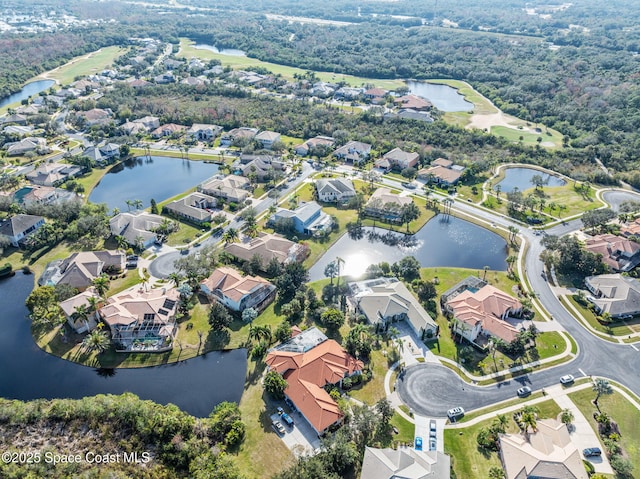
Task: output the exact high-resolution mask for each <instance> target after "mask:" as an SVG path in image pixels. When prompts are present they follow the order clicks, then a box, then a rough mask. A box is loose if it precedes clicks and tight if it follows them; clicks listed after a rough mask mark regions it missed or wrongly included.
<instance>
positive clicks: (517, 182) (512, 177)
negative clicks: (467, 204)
mask: <svg viewBox="0 0 640 479" xmlns="http://www.w3.org/2000/svg"><path fill="white" fill-rule="evenodd" d="M535 175H540V176H542V179H543V181H545V182H547V184H546V185H545V186H564V185H565V184H566V181H564V180H563V179H562V178H560V177H558V176H555V175H550V174H549V173H545V172H544V171H540V170H536V169H534V168H522V167H516V168H507V169H506V170H505V172H504V179H503V180H502V181H500V182H499V183H497V184H496V185H495V186H494V187H493V189H494V190H495V189H496V186H498V185H500V191H501V192H502V193H510V192H512V191H513V190H514V189H515V188H518V189H519V190H520V191H524V190H528V189H529V188H533V187H534V185H533V184H532V183H531V178H533V177H534V176H535Z"/></svg>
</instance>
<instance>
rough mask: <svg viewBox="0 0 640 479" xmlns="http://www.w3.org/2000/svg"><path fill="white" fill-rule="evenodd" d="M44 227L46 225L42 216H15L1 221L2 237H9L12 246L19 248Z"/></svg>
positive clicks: (0, 231) (0, 233)
mask: <svg viewBox="0 0 640 479" xmlns="http://www.w3.org/2000/svg"><path fill="white" fill-rule="evenodd" d="M42 225H44V218H43V217H42V216H37V215H22V214H18V215H13V216H12V217H10V218H7V219H4V220H2V221H0V235H5V236H8V237H9V241H11V244H12V245H13V246H15V247H16V248H17V247H18V246H20V245H21V244H22V243H24V241H25V239H26V238H27V237H28V236H29V235H30V234H33V233H34V232H35V231H36V230H37V229H38V228H40V227H41V226H42Z"/></svg>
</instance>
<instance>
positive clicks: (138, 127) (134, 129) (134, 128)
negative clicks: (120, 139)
mask: <svg viewBox="0 0 640 479" xmlns="http://www.w3.org/2000/svg"><path fill="white" fill-rule="evenodd" d="M120 128H121V129H122V130H123V131H124V132H125V133H126V134H127V135H137V134H138V133H140V134H144V133H146V132H147V131H149V130H148V128H147V127H145V126H144V125H143V124H142V123H136V122H135V121H127V122H125V123H123V124H122V125H120Z"/></svg>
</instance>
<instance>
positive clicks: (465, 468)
mask: <svg viewBox="0 0 640 479" xmlns="http://www.w3.org/2000/svg"><path fill="white" fill-rule="evenodd" d="M535 406H536V407H537V408H538V409H539V411H540V412H539V413H538V417H539V418H550V417H553V418H555V417H556V416H557V415H558V414H559V413H560V407H559V406H558V405H557V404H556V403H555V401H553V400H552V399H549V400H548V401H544V402H541V403H540V404H536V405H535ZM492 421H493V419H490V420H486V421H482V422H480V423H478V424H475V425H473V426H470V427H468V428H464V429H445V431H444V444H445V452H446V453H447V454H450V455H451V456H452V461H451V462H452V466H453V469H454V470H455V472H456V476H457V477H459V478H463V477H464V478H467V477H468V478H476V477H477V478H483V477H489V469H491V468H492V467H493V466H496V467H500V459H499V457H498V454H497V453H495V452H491V451H486V450H484V449H482V448H480V447H479V446H478V443H477V442H476V437H477V435H478V432H479V431H480V429H482V428H483V427H487V426H489V425H490V424H491V422H492ZM517 430H518V429H517V426H516V424H515V423H514V422H513V421H509V424H508V425H507V432H510V433H515V432H516V431H517Z"/></svg>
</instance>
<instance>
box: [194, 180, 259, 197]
mask: <svg viewBox="0 0 640 479" xmlns="http://www.w3.org/2000/svg"><path fill="white" fill-rule="evenodd" d="M249 183H250V182H249V180H248V179H247V178H245V177H243V176H237V175H229V176H222V175H216V176H214V177H213V178H210V179H208V180H207V181H205V182H204V183H202V184H201V185H200V186H198V191H199V192H201V193H204V194H205V195H209V196H213V197H215V198H223V199H224V200H226V201H231V202H234V203H242V202H243V201H245V200H246V199H247V198H248V197H249V192H248V191H247V190H246V188H248V187H249Z"/></svg>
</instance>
